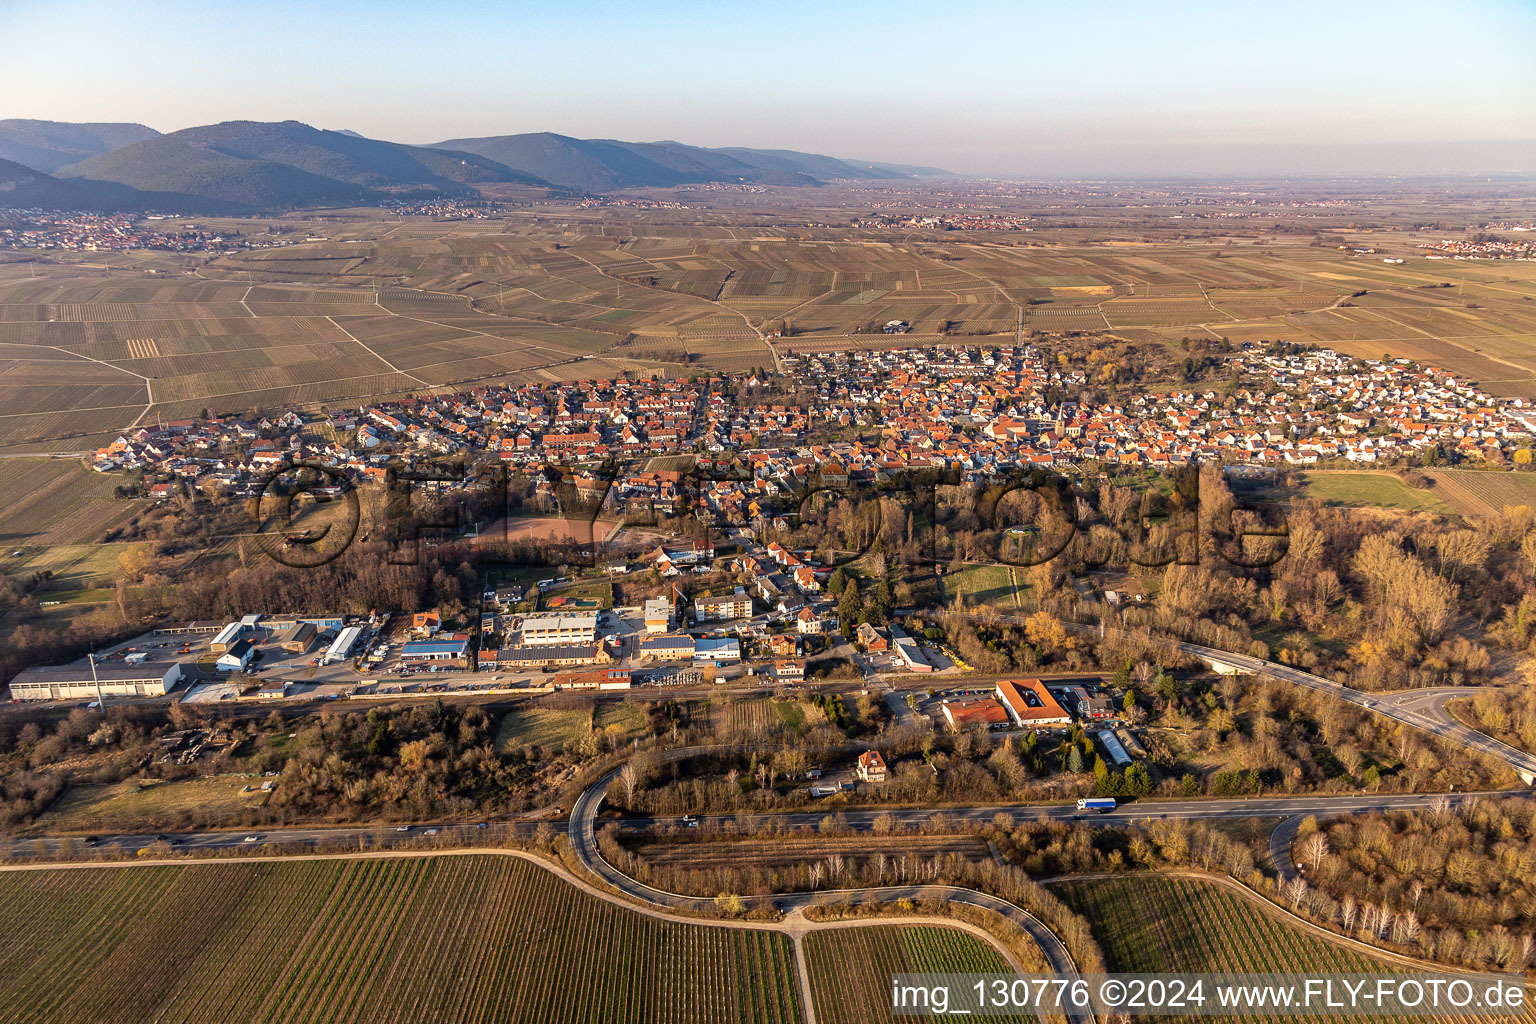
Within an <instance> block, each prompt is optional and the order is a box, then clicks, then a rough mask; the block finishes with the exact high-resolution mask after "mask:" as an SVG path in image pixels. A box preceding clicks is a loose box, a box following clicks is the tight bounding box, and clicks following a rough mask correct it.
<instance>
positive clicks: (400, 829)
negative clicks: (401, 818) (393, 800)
mask: <svg viewBox="0 0 1536 1024" xmlns="http://www.w3.org/2000/svg"><path fill="white" fill-rule="evenodd" d="M410 830H411V826H409V825H400V826H398V827H396V829H395V831H396V832H409V831H410Z"/></svg>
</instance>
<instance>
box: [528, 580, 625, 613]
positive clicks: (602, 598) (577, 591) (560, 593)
mask: <svg viewBox="0 0 1536 1024" xmlns="http://www.w3.org/2000/svg"><path fill="white" fill-rule="evenodd" d="M555 598H564V599H565V603H564V604H555V603H554V599H555ZM539 605H540V607H541V608H543V609H544V610H546V611H547V610H551V609H553V610H556V611H559V610H562V609H565V608H572V609H574V608H589V609H590V608H603V609H606V608H612V607H613V581H612V580H608V579H590V580H573V581H572V582H570V583H566V584H563V585H562V586H558V587H555V588H554V589H553V590H548V591H545V592H544V594H543V595H542V596H541V597H540V598H539Z"/></svg>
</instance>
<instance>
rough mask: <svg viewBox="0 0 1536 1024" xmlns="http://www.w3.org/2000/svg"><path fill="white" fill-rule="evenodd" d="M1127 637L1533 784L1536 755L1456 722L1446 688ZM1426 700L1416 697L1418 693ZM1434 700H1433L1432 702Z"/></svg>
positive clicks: (1084, 629) (1078, 627)
mask: <svg viewBox="0 0 1536 1024" xmlns="http://www.w3.org/2000/svg"><path fill="white" fill-rule="evenodd" d="M1062 625H1063V626H1065V627H1066V628H1067V629H1068V630H1070V631H1072V632H1074V633H1081V634H1092V633H1097V632H1099V627H1098V626H1087V625H1083V624H1081V623H1076V622H1064V623H1062ZM1114 631H1115V632H1117V633H1121V634H1123V635H1126V636H1135V637H1140V638H1144V639H1146V640H1148V641H1149V642H1152V643H1160V644H1164V645H1166V646H1169V647H1173V648H1175V649H1177V650H1179V651H1181V652H1182V653H1184V654H1187V655H1189V656H1190V657H1193V658H1199V659H1200V660H1202V661H1204V662H1206V663H1207V664H1212V663H1213V662H1214V663H1215V664H1213V665H1212V667H1218V666H1227V667H1229V668H1231V669H1236V670H1238V671H1240V672H1245V673H1248V674H1250V675H1257V676H1265V677H1267V678H1270V679H1277V680H1280V681H1281V682H1286V683H1295V684H1297V685H1298V686H1305V687H1307V688H1308V689H1311V690H1317V691H1319V692H1321V693H1326V694H1329V695H1330V696H1333V697H1337V698H1338V699H1340V700H1343V701H1348V702H1349V703H1350V704H1354V705H1355V706H1357V707H1360V708H1364V709H1365V710H1367V711H1373V712H1375V713H1376V714H1379V715H1384V716H1385V717H1387V718H1390V719H1392V720H1393V721H1395V722H1401V723H1402V724H1403V725H1406V726H1409V727H1411V728H1414V729H1418V730H1420V731H1422V732H1427V733H1429V734H1431V735H1433V736H1438V737H1439V738H1441V739H1444V740H1448V741H1450V742H1452V743H1456V744H1458V745H1460V746H1462V747H1465V748H1467V749H1468V750H1475V751H1477V752H1478V753H1481V754H1487V755H1488V756H1490V757H1492V758H1495V759H1496V760H1499V761H1503V762H1504V763H1505V764H1507V765H1509V767H1510V768H1511V769H1513V770H1514V772H1515V774H1517V775H1519V776H1520V778H1521V780H1522V781H1524V782H1525V784H1526V785H1528V786H1529V785H1536V754H1528V753H1526V752H1525V751H1523V750H1519V749H1517V748H1515V747H1512V746H1510V745H1509V744H1507V743H1501V742H1500V741H1498V740H1496V739H1494V738H1493V737H1492V736H1488V735H1486V734H1484V733H1480V732H1477V731H1476V730H1474V729H1469V728H1467V727H1466V726H1465V725H1462V724H1461V723H1460V722H1457V721H1455V720H1454V719H1452V718H1451V717H1450V716H1449V715H1448V714H1446V713H1445V710H1444V704H1445V701H1446V700H1448V699H1450V698H1449V697H1447V696H1445V694H1446V693H1447V689H1446V688H1443V687H1441V688H1436V689H1434V690H1422V691H1415V690H1406V691H1405V690H1399V691H1394V692H1389V693H1366V692H1364V691H1363V690H1356V689H1354V688H1353V687H1349V686H1345V685H1344V684H1343V683H1336V682H1334V681H1333V680H1331V679H1324V678H1323V677H1322V676H1315V675H1313V674H1312V673H1310V672H1303V671H1302V670H1301V669H1299V668H1292V667H1291V666H1289V665H1280V664H1277V663H1275V662H1273V661H1264V660H1263V659H1262V658H1253V657H1249V656H1248V655H1246V654H1232V653H1231V652H1229V651H1222V650H1218V649H1216V648H1214V647H1201V646H1200V645H1199V644H1191V643H1186V642H1184V641H1182V640H1169V639H1166V638H1163V637H1154V636H1151V635H1149V634H1144V633H1139V632H1132V631H1127V630H1114ZM1470 692H1471V691H1470V690H1462V691H1461V692H1460V693H1459V695H1460V696H1467V695H1469V694H1470ZM1421 695H1422V696H1423V697H1424V698H1425V699H1424V701H1423V702H1421V701H1420V700H1419V697H1420V696H1421ZM1454 695H1458V694H1453V696H1454ZM1434 701H1438V703H1434Z"/></svg>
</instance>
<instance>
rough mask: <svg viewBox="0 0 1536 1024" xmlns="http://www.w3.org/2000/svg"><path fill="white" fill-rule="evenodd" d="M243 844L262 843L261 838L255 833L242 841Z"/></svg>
mask: <svg viewBox="0 0 1536 1024" xmlns="http://www.w3.org/2000/svg"><path fill="white" fill-rule="evenodd" d="M242 842H247V843H259V842H261V836H260V835H258V834H256V833H254V832H253V833H251V834H250V835H248V836H246V837H245V839H243V840H242Z"/></svg>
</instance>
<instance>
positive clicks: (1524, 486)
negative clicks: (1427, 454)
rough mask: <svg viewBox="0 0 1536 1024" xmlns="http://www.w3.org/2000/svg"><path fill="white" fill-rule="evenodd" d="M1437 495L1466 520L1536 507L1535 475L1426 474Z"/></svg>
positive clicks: (1447, 471) (1437, 471)
mask: <svg viewBox="0 0 1536 1024" xmlns="http://www.w3.org/2000/svg"><path fill="white" fill-rule="evenodd" d="M1426 473H1427V475H1428V476H1429V477H1430V479H1432V480H1434V482H1435V494H1436V495H1437V496H1438V497H1439V498H1440V499H1441V500H1443V501H1444V502H1445V503H1446V504H1447V505H1449V506H1450V507H1451V508H1452V509H1454V510H1455V511H1457V512H1459V513H1461V514H1462V515H1464V516H1491V515H1497V514H1499V513H1501V512H1503V511H1504V510H1505V509H1506V508H1511V507H1515V506H1520V505H1527V506H1533V507H1536V473H1527V472H1517V473H1499V472H1488V471H1483V470H1475V469H1435V470H1427V471H1426Z"/></svg>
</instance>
